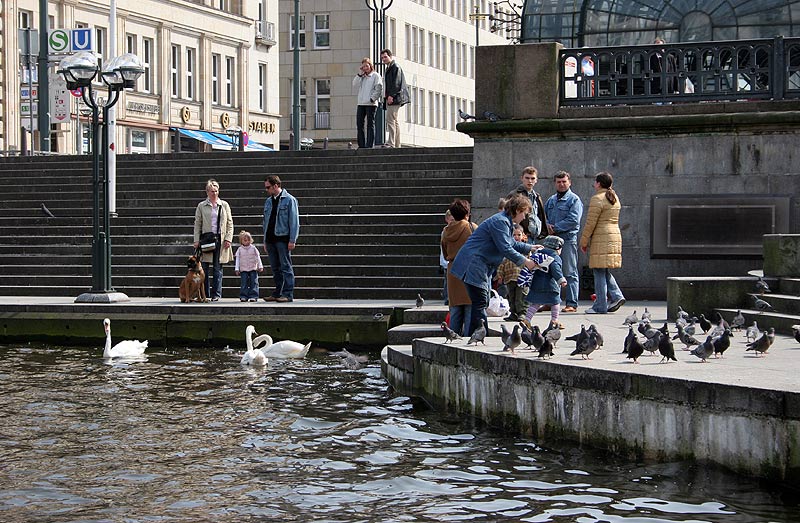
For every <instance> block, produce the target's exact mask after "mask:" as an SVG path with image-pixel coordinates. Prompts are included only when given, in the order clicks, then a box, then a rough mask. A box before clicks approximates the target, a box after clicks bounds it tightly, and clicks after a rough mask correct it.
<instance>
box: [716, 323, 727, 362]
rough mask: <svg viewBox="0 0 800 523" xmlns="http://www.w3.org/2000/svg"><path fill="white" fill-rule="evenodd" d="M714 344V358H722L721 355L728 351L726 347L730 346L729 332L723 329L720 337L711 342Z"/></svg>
mask: <svg viewBox="0 0 800 523" xmlns="http://www.w3.org/2000/svg"><path fill="white" fill-rule="evenodd" d="M713 344H714V357H715V358H716V357H717V354H719V356H720V357H722V353H723V352H725V351H726V350H728V347H730V346H731V330H730V329H725V330H724V331H723V332H722V336H720V337H719V338H715V339H714V341H713Z"/></svg>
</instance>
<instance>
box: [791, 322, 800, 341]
mask: <svg viewBox="0 0 800 523" xmlns="http://www.w3.org/2000/svg"><path fill="white" fill-rule="evenodd" d="M792 334H794V339H795V341H796V342H797V343H800V325H792Z"/></svg>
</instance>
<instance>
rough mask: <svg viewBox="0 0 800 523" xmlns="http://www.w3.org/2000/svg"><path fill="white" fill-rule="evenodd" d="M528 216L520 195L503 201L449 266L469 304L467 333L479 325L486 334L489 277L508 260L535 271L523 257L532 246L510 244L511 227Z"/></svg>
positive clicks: (527, 206) (528, 209) (525, 201)
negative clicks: (461, 286)
mask: <svg viewBox="0 0 800 523" xmlns="http://www.w3.org/2000/svg"><path fill="white" fill-rule="evenodd" d="M530 212H531V201H530V200H529V199H528V198H527V196H524V195H516V196H513V197H512V198H509V199H508V201H506V204H505V207H504V208H503V211H502V212H499V213H497V214H495V215H493V216H490V217H489V218H487V219H486V221H484V222H483V223H482V224H480V226H478V228H477V229H475V232H473V233H472V235H471V236H470V237H469V239H468V240H467V242H466V243H465V244H464V246H463V247H461V250H460V251H458V254H457V255H456V258H455V260H453V263H452V265H451V266H450V274H452V275H453V276H455V277H456V278H458V279H459V280H461V281H463V282H464V286H465V287H466V288H467V294H468V295H469V299H470V300H471V301H472V314H471V317H470V323H469V333H467V334H466V335H468V336H471V335H472V333H473V332H474V331H475V330H476V329H477V328H478V327H480V326H481V325H483V327H484V328H485V329H486V330H487V331H488V330H489V325H488V323H487V322H486V307H488V306H489V295H490V293H491V289H492V274H494V271H495V270H496V269H497V266H498V265H500V262H502V261H503V258H508V259H509V260H511V261H512V262H514V263H515V264H517V265H523V264H524V265H525V266H526V267H527V268H529V269H533V268H534V267H536V264H535V263H534V262H533V260H530V259H528V258H527V257H526V256H525V255H527V254H529V253H530V252H531V248H532V247H533V245H531V244H529V243H522V242H517V241H514V238H513V236H512V234H513V232H514V225H515V224H518V223H520V222H521V221H522V220H523V219H525V216H527V215H528V213H530Z"/></svg>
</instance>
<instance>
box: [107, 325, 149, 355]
mask: <svg viewBox="0 0 800 523" xmlns="http://www.w3.org/2000/svg"><path fill="white" fill-rule="evenodd" d="M103 328H104V329H105V331H106V348H105V350H103V358H138V357H141V356H143V355H144V351H145V349H146V348H147V340H145V341H139V340H122V341H121V342H119V343H117V344H116V345H114V347H113V348H112V347H111V320H109V319H108V318H106V319H104V320H103Z"/></svg>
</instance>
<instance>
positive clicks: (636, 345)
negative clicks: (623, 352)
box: [625, 335, 644, 363]
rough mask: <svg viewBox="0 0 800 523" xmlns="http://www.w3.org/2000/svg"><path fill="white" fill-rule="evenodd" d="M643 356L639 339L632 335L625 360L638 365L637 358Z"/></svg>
mask: <svg viewBox="0 0 800 523" xmlns="http://www.w3.org/2000/svg"><path fill="white" fill-rule="evenodd" d="M642 354H644V347H643V346H642V344H641V343H640V342H639V338H638V337H636V336H635V335H634V337H633V339H632V340H631V342H630V343H629V344H628V355H627V356H625V357H626V358H628V359H630V360H633V362H634V363H639V361H638V360H639V356H641V355H642Z"/></svg>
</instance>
